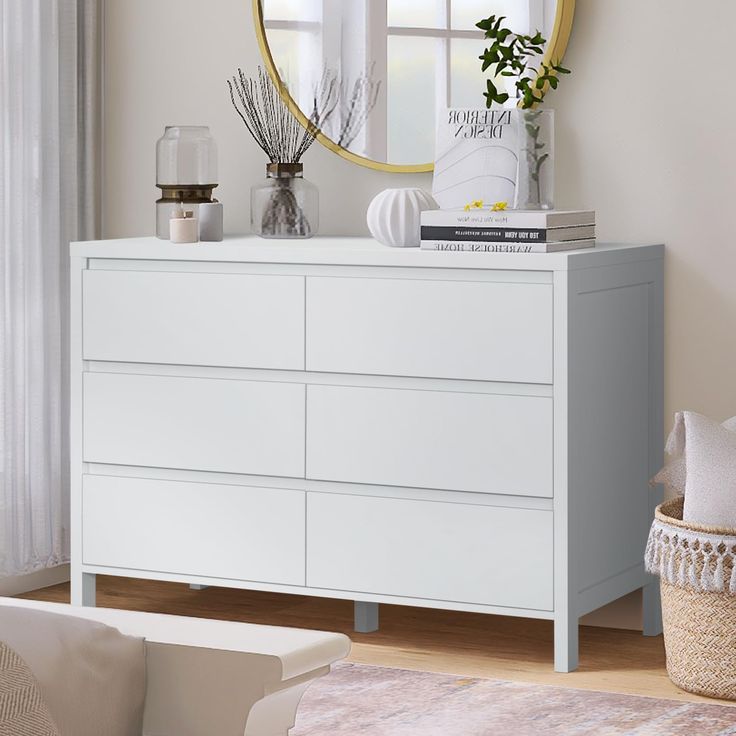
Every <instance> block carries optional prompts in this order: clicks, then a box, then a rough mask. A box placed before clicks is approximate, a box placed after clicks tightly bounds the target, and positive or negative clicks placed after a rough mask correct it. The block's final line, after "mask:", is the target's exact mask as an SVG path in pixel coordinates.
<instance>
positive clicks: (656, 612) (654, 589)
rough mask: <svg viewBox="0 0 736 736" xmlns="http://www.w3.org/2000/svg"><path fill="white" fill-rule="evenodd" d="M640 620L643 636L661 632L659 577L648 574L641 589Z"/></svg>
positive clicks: (655, 634)
mask: <svg viewBox="0 0 736 736" xmlns="http://www.w3.org/2000/svg"><path fill="white" fill-rule="evenodd" d="M641 599H642V601H641V603H642V621H643V624H644V626H643V629H644V631H643V634H644V636H659V635H660V634H661V633H662V601H661V600H660V597H659V578H655V577H653V576H650V579H649V582H648V583H647V584H646V585H645V586H644V587H643V588H642V589H641Z"/></svg>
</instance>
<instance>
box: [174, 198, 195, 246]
mask: <svg viewBox="0 0 736 736" xmlns="http://www.w3.org/2000/svg"><path fill="white" fill-rule="evenodd" d="M169 240H171V242H172V243H196V242H197V240H198V226H197V218H196V217H194V216H193V213H192V212H185V211H184V208H183V207H182V205H179V206H178V207H177V208H176V209H174V211H173V212H172V213H171V219H170V220H169Z"/></svg>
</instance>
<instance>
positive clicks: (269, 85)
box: [227, 67, 380, 237]
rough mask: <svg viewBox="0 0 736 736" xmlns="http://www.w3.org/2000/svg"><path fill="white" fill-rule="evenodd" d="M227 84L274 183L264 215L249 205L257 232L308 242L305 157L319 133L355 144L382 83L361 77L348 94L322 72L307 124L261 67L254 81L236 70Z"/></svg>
mask: <svg viewBox="0 0 736 736" xmlns="http://www.w3.org/2000/svg"><path fill="white" fill-rule="evenodd" d="M227 85H228V89H229V90H230V100H231V101H232V104H233V107H234V108H235V111H236V112H237V114H238V115H239V117H240V119H241V120H242V121H243V124H244V125H245V127H246V128H247V130H248V132H249V133H250V135H251V136H252V138H253V140H254V141H255V142H256V143H257V144H258V145H259V146H260V148H261V149H262V150H263V152H264V153H265V154H266V156H267V157H268V159H269V161H270V165H269V167H268V177H269V180H272V181H273V184H272V185H269V187H270V192H269V194H268V197H267V202H266V204H265V206H264V207H263V208H262V211H261V208H260V207H259V208H256V207H254V206H253V203H252V204H251V216H252V217H255V218H256V219H255V220H254V221H253V222H254V230H255V231H256V232H258V233H260V234H261V235H263V236H264V237H309V236H310V235H312V234H313V233H314V228H313V227H312V224H311V223H310V222H309V218H307V216H306V214H305V197H306V195H305V194H304V191H305V190H306V189H308V188H309V187H311V186H312V185H308V184H307V182H306V181H304V180H303V179H302V164H301V159H302V156H304V154H305V153H306V152H307V151H308V150H309V147H310V146H311V145H312V144H313V143H314V141H315V138H316V136H317V134H318V133H319V132H320V131H324V132H325V134H326V135H328V136H330V137H331V138H332V139H333V140H334V141H335V143H337V144H338V145H339V146H343V147H347V146H348V145H350V143H351V142H352V141H354V140H355V138H356V136H357V135H358V134H359V133H360V131H361V130H362V128H363V126H364V125H365V122H366V120H367V118H368V115H369V114H370V112H371V110H373V108H374V106H375V104H376V100H377V98H378V93H379V90H380V84H379V83H377V82H374V81H373V79H372V69H371V70H370V72H368V73H366V74H363V75H361V76H360V77H358V79H357V80H356V81H355V82H354V84H353V85H352V88H351V89H350V94H349V95H348V94H347V90H348V86H347V85H345V84H344V82H343V80H342V79H341V77H340V75H339V74H338V73H336V72H333V71H331V70H329V69H326V70H324V71H323V73H322V77H321V80H320V82H319V84H317V85H316V86H315V89H314V93H313V96H312V100H311V108H312V109H311V112H310V114H309V116H308V118H307V120H306V121H305V122H304V124H302V123H300V121H299V119H298V118H297V116H296V115H295V114H294V113H293V112H292V110H291V109H290V106H289V104H288V103H287V101H286V100H288V99H289V95H288V94H287V92H288V90H287V88H286V86H285V85H283V83H281V82H274V80H273V79H272V78H271V76H270V75H269V74H268V73H267V72H266V71H265V70H264V69H263V68H262V67H258V73H257V75H256V76H255V77H254V78H251V77H247V76H246V75H245V74H244V73H243V70H242V69H238V73H237V75H235V76H233V77H232V79H228V80H227ZM328 122H333V123H334V125H332V126H330V127H331V128H334V129H335V133H334V134H332V133H331V131H330V130H328V128H327V127H326V126H327V123H328ZM300 181H304V183H303V184H300V183H299V182H300ZM253 196H255V195H252V197H253ZM315 196H316V195H315ZM313 219H316V213H315V214H314V217H313Z"/></svg>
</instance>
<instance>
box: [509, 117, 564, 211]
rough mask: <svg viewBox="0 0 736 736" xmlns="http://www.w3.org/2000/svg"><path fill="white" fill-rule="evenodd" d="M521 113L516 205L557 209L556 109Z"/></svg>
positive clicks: (525, 207)
mask: <svg viewBox="0 0 736 736" xmlns="http://www.w3.org/2000/svg"><path fill="white" fill-rule="evenodd" d="M519 115H520V120H519V125H520V130H519V141H520V147H519V148H520V150H519V178H518V181H517V196H516V203H515V207H516V209H519V210H540V209H541V210H550V209H553V208H554V206H555V203H554V185H555V116H554V110H520V111H519Z"/></svg>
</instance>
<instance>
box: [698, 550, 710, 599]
mask: <svg viewBox="0 0 736 736" xmlns="http://www.w3.org/2000/svg"><path fill="white" fill-rule="evenodd" d="M700 585H701V586H702V588H703V590H708V591H710V590H713V576H712V575H711V574H710V554H709V553H708V552H705V551H704V552H703V571H702V572H701V573H700Z"/></svg>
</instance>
